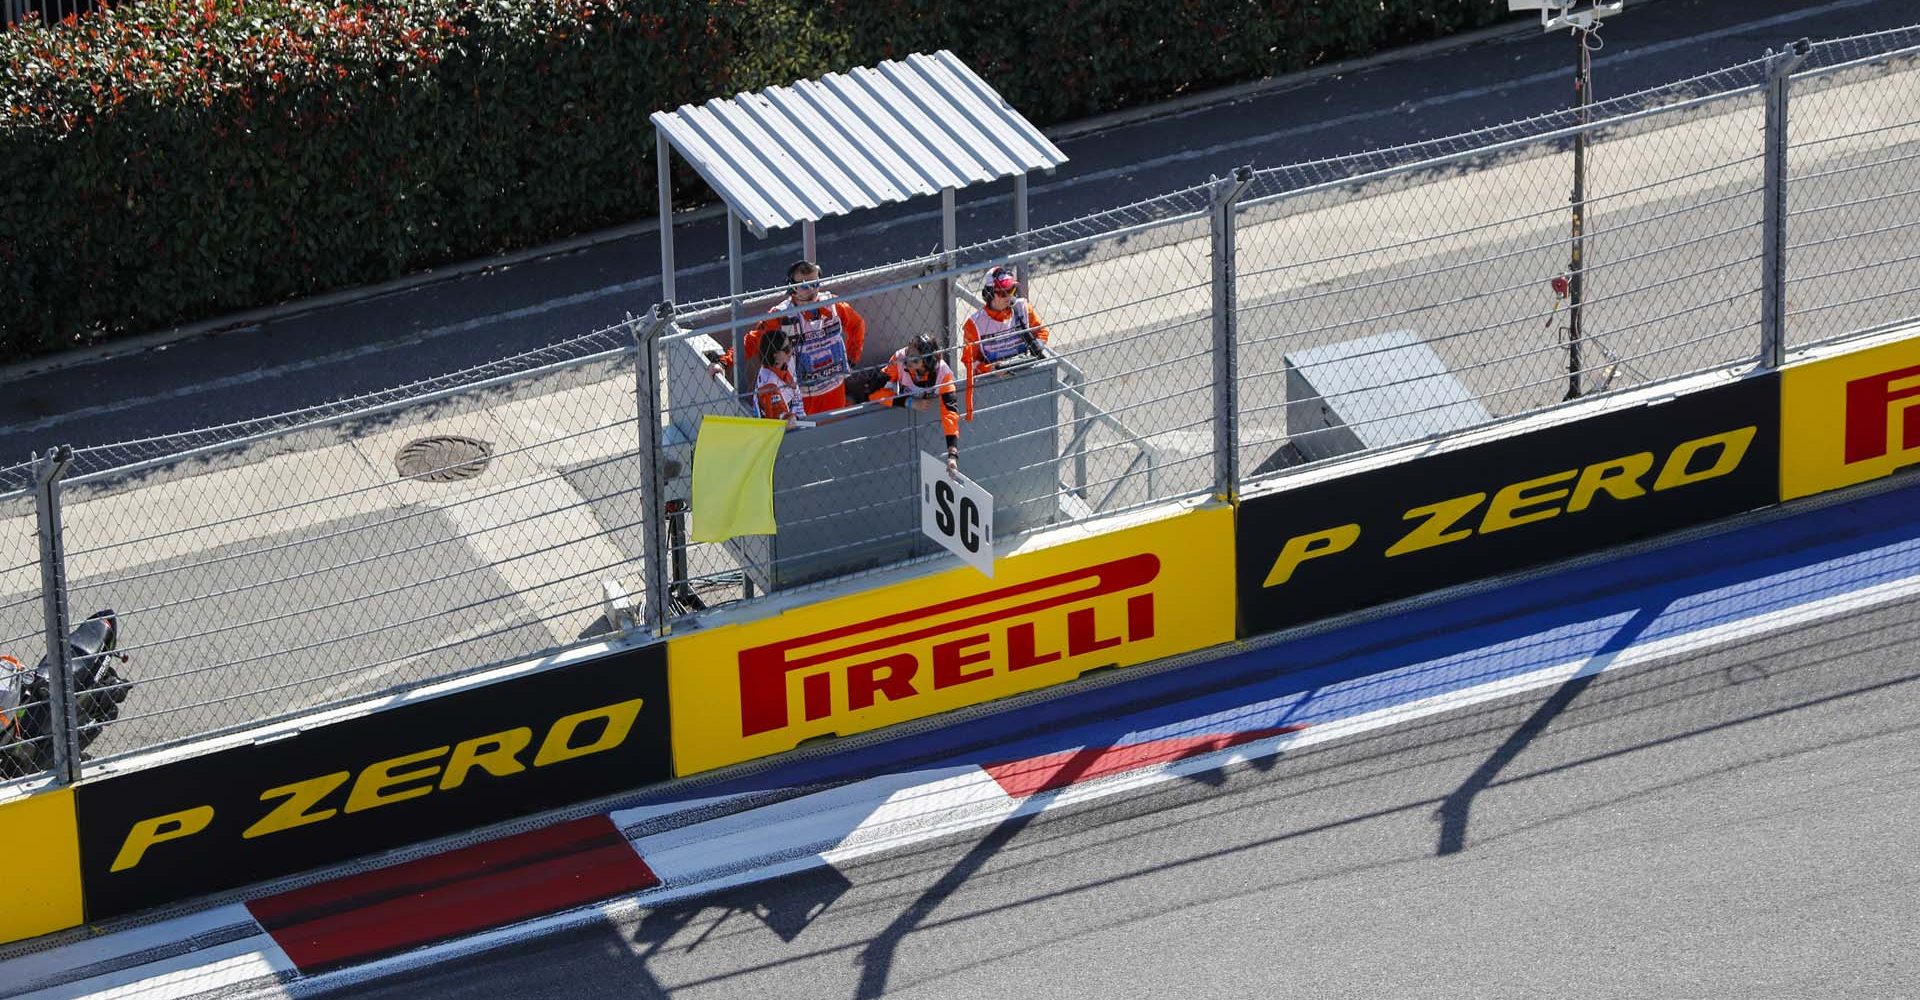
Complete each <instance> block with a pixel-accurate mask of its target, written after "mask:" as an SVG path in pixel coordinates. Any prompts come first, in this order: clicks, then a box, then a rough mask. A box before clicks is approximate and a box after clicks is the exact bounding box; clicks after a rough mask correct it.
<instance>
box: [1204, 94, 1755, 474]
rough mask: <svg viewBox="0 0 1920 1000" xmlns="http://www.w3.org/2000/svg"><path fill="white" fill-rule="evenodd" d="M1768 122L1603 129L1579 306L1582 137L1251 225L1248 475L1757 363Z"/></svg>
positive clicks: (1242, 270)
mask: <svg viewBox="0 0 1920 1000" xmlns="http://www.w3.org/2000/svg"><path fill="white" fill-rule="evenodd" d="M1761 114H1762V109H1761V94H1760V91H1759V90H1758V89H1757V88H1752V87H1749V88H1746V89H1744V90H1741V91H1737V92H1735V93H1733V94H1728V95H1721V96H1716V97H1712V98H1706V99H1694V100H1690V101H1688V102H1686V103H1685V104H1683V105H1681V106H1676V107H1674V108H1672V109H1669V110H1666V111H1663V112H1659V113H1652V112H1646V111H1638V112H1633V113H1631V114H1628V115H1626V116H1623V117H1620V118H1616V119H1612V120H1609V121H1603V122H1599V123H1596V124H1595V125H1593V126H1590V127H1588V128H1587V129H1585V130H1584V132H1585V134H1586V135H1587V136H1588V137H1589V142H1588V148H1587V151H1586V170H1585V197H1584V200H1583V201H1582V202H1581V205H1582V206H1583V207H1584V218H1583V220H1582V228H1583V231H1584V241H1583V244H1582V245H1583V250H1584V252H1583V256H1582V258H1581V260H1582V266H1581V267H1580V268H1579V269H1578V274H1579V279H1580V280H1579V282H1578V284H1577V286H1576V283H1575V282H1574V276H1575V273H1576V268H1575V266H1574V264H1573V250H1574V246H1575V244H1574V237H1573V230H1572V223H1573V214H1572V211H1571V209H1570V193H1571V191H1572V189H1573V181H1574V152H1573V146H1574V142H1575V138H1576V136H1577V135H1579V134H1580V133H1581V132H1582V131H1583V130H1580V129H1575V130H1571V131H1563V132H1560V133H1555V134H1550V135H1548V136H1544V137H1541V138H1537V139H1528V140H1522V141H1516V142H1509V143H1506V144H1504V145H1501V146H1498V147H1496V148H1494V149H1491V150H1488V151H1485V152H1482V153H1476V154H1470V155H1456V156H1452V157H1449V158H1447V159H1445V160H1441V161H1425V162H1423V163H1421V164H1418V165H1416V166H1415V167H1411V168H1396V169H1391V170H1387V171H1383V172H1379V173H1375V174H1372V175H1368V176H1364V177H1359V178H1355V179H1353V180H1351V181H1349V182H1347V183H1343V184H1322V185H1318V186H1313V187H1309V188H1306V189H1304V190H1301V191H1298V192H1283V193H1281V194H1279V195H1277V196H1268V197H1264V198H1256V199H1254V200H1251V201H1248V202H1246V203H1244V204H1242V205H1241V206H1239V207H1238V208H1237V210H1236V213H1235V216H1236V225H1237V239H1238V244H1239V255H1238V266H1239V271H1238V275H1239V277H1238V280H1239V288H1238V293H1239V299H1238V324H1239V336H1240V345H1241V354H1240V379H1241V385H1240V402H1241V408H1240V434H1241V444H1242V455H1241V463H1242V467H1243V468H1246V469H1248V470H1250V471H1251V472H1252V473H1254V474H1256V475H1257V474H1265V473H1270V472H1274V471H1277V470H1280V469H1284V468H1288V467H1291V466H1294V465H1299V464H1302V463H1304V462H1306V461H1311V460H1317V459H1323V458H1329V457H1333V456H1335V455H1338V454H1344V453H1351V452H1354V451H1359V450H1365V449H1368V448H1374V447H1384V446H1388V445H1392V444H1398V443H1403V442H1406V441H1411V440H1417V439H1420V438H1425V437H1430V436H1433V435H1437V434H1443V433H1447V432H1451V431H1454V430H1459V429H1462V428H1464V427H1467V426H1472V425H1473V424H1475V423H1481V422H1485V421H1488V420H1492V419H1497V418H1500V417H1506V416H1512V415H1516V414H1520V413H1526V412H1529V411H1532V410H1537V409H1540V408H1543V407H1547V406H1552V405H1554V404H1557V403H1559V402H1561V401H1563V400H1565V399H1567V398H1569V396H1570V395H1582V396H1584V395H1591V394H1594V393H1597V392H1604V391H1607V390H1611V389H1618V388H1622V387H1624V386H1627V385H1631V384H1635V383H1639V382H1644V381H1648V380H1651V379H1659V378H1666V377H1670V376H1672V375H1677V374H1680V373H1683V372H1688V371H1697V370H1700V369H1702V368H1707V367H1712V366H1714V365H1717V364H1723V363H1726V362H1729V361H1735V360H1739V359H1742V358H1746V357H1751V356H1752V355H1754V354H1755V353H1756V352H1757V350H1758V340H1757V334H1756V333H1755V329H1756V327H1757V322H1758V305H1757V303H1758V289H1759V264H1758V260H1759V248H1760V236H1759V228H1758V227H1759V222H1760V179H1761V178H1760V154H1761V147H1760V143H1759V138H1758V135H1757V131H1756V130H1757V127H1758V125H1759V122H1760V117H1759V116H1760V115H1761ZM1291 169H1293V168H1283V169H1282V170H1280V171H1273V172H1267V173H1265V174H1263V175H1258V176H1256V183H1255V186H1254V190H1260V189H1261V188H1262V187H1266V188H1272V187H1276V186H1280V187H1284V178H1281V177H1277V176H1276V175H1279V174H1284V173H1286V172H1287V171H1288V170H1291ZM1576 291H1578V292H1579V293H1580V296H1579V304H1578V309H1579V319H1580V330H1579V337H1578V338H1577V339H1576V338H1575V337H1574V336H1573V333H1574V329H1573V322H1572V317H1573V314H1574V307H1575V299H1574V293H1575V292H1576ZM1336 426H1337V427H1338V428H1343V429H1342V430H1339V431H1337V432H1334V431H1332V430H1330V429H1331V428H1334V427H1336Z"/></svg>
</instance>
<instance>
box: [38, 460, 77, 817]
mask: <svg viewBox="0 0 1920 1000" xmlns="http://www.w3.org/2000/svg"><path fill="white" fill-rule="evenodd" d="M72 463H73V449H72V448H70V447H67V446H66V445H61V446H60V447H58V448H54V449H52V450H50V451H48V452H47V453H46V454H45V455H42V456H39V457H38V458H36V459H35V460H34V470H33V473H34V478H33V483H34V510H35V513H36V514H37V515H38V522H39V533H40V605H41V610H42V613H43V615H44V617H45V620H46V629H47V702H48V704H47V717H48V719H49V725H48V730H49V731H48V733H47V739H48V740H49V741H50V742H51V744H52V752H53V760H52V767H51V770H52V773H53V780H54V781H55V782H57V783H59V784H62V785H71V784H73V783H74V782H75V781H78V780H80V720H79V718H78V716H77V713H76V712H75V708H77V707H78V701H79V697H78V695H77V694H76V692H75V691H74V690H73V664H72V662H71V661H70V659H69V658H68V647H67V563H66V541H65V539H64V538H63V537H62V536H61V523H60V479H61V477H62V476H64V475H66V472H67V466H69V465H71V464H72Z"/></svg>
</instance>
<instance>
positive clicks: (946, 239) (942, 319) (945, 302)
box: [934, 188, 960, 348]
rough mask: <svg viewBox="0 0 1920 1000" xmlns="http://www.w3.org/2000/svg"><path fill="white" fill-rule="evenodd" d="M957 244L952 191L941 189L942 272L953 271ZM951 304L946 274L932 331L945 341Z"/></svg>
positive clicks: (950, 323) (950, 279)
mask: <svg viewBox="0 0 1920 1000" xmlns="http://www.w3.org/2000/svg"><path fill="white" fill-rule="evenodd" d="M959 243H960V224H959V220H958V219H957V218H956V217H955V211H954V199H953V189H952V188H941V189H940V269H941V270H943V271H951V270H953V260H954V258H953V251H954V250H955V248H957V247H958V246H959ZM953 302H954V294H953V275H951V274H948V275H947V276H946V277H943V278H941V279H940V315H939V316H937V317H935V319H934V322H935V323H936V324H937V325H935V326H934V329H935V330H938V331H940V337H941V339H943V340H945V339H947V338H948V337H949V336H950V331H952V330H953V314H954V308H953ZM953 346H954V347H956V348H957V347H959V346H960V345H959V344H957V343H956V344H954V345H953Z"/></svg>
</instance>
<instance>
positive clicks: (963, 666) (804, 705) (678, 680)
mask: <svg viewBox="0 0 1920 1000" xmlns="http://www.w3.org/2000/svg"><path fill="white" fill-rule="evenodd" d="M1232 566H1233V511H1232V510H1231V509H1230V508H1228V507H1224V506H1208V507H1205V508H1202V509H1198V510H1191V511H1187V512H1185V513H1181V514H1178V515H1175V516H1173V517H1168V518H1164V519H1161V520H1156V521H1153V522H1150V523H1147V524H1141V525H1136V526H1133V527H1129V528H1122V529H1118V530H1115V531H1113V532H1111V533H1108V534H1100V535H1095V536H1092V537H1088V538H1083V539H1079V540H1076V541H1071V542H1066V543H1064V544H1060V545H1056V546H1051V547H1048V548H1045V549H1040V550H1037V551H1034V552H1028V553H1022V554H1018V555H1013V556H1007V557H1003V558H1001V559H999V560H998V561H997V563H996V565H995V569H994V576H993V578H992V579H991V580H989V579H985V578H982V577H981V576H980V574H979V573H977V572H975V571H974V570H972V569H968V568H957V569H952V570H947V571H944V572H940V573H935V574H932V575H930V576H926V577H921V578H919V579H915V580H910V581H907V582H905V583H900V584H895V585H893V586H887V587H881V588H878V589H875V590H869V591H864V592H861V593H857V594H852V595H849V596H846V597H840V598H835V599H832V600H828V601H822V602H820V603H817V604H810V605H806V606H803V607H798V608H795V609H793V610H791V611H787V612H785V613H784V614H781V615H778V616H775V617H773V618H768V619H763V620H760V621H753V622H744V623H741V624H738V625H725V626H721V627H719V628H715V629H713V630H711V631H707V632H697V633H694V634H691V635H687V636H684V637H678V638H675V639H673V640H672V641H671V642H669V643H668V645H667V659H668V670H669V677H670V680H671V686H672V689H673V695H674V699H673V712H674V720H673V729H674V732H673V738H674V762H675V765H676V767H677V770H678V773H680V774H682V775H686V774H693V773H696V772H699V771H707V770H711V769H713V768H716V767H724V766H726V765H728V764H734V763H738V762H740V761H744V760H751V759H753V758H755V757H764V756H767V755H769V754H775V753H780V752H782V751H786V750H791V749H793V748H794V747H795V746H796V745H798V744H799V743H801V742H802V741H804V740H810V739H815V738H819V737H824V736H846V735H850V734H852V733H858V732H865V731H867V730H870V729H877V728H880V727H882V726H888V725H893V724H895V723H899V722H906V721H908V720H911V719H919V718H924V717H926V716H929V715H934V714H936V713H939V712H945V711H949V710H952V709H956V708H962V707H965V706H968V705H976V704H979V703H981V702H985V701H991V700H994V699H996V698H1004V697H1007V696H1009V695H1014V694H1019V693H1022V692H1025V691H1032V690H1035V689H1038V688H1044V687H1049V686H1051V685H1055V684H1060V683H1063V682H1065V681H1070V680H1073V679H1074V678H1077V677H1079V676H1080V675H1081V674H1083V673H1085V672H1086V671H1088V670H1093V669H1098V668H1101V667H1111V666H1129V665H1132V664H1136V663H1144V662H1146V661H1149V660H1155V659H1160V658H1162V657H1167V656H1173V655H1175V654H1178V653H1184V652H1187V651H1190V650H1194V649H1199V648H1202V647H1205V646H1211V645H1215V644H1218V643H1222V642H1227V641H1229V640H1231V639H1232V638H1233V576H1232V572H1231V569H1232Z"/></svg>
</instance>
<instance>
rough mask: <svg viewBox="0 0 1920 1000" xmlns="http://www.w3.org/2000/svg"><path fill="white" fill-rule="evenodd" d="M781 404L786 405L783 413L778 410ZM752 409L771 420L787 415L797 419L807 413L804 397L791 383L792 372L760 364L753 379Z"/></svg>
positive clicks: (797, 387) (798, 388)
mask: <svg viewBox="0 0 1920 1000" xmlns="http://www.w3.org/2000/svg"><path fill="white" fill-rule="evenodd" d="M782 405H784V406H785V407H786V412H785V413H782V412H780V407H781V406H782ZM753 409H754V413H755V414H756V415H758V416H762V417H766V418H768V419H771V420H779V419H784V418H786V417H787V416H792V417H793V418H794V419H796V420H799V419H803V418H805V417H806V415H807V405H806V397H805V396H803V395H802V394H801V392H800V387H799V386H797V385H795V384H794V383H793V373H792V372H790V371H787V370H785V369H782V368H769V367H767V366H765V365H762V366H761V368H760V375H759V377H758V378H756V379H755V380H754V385H753Z"/></svg>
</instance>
